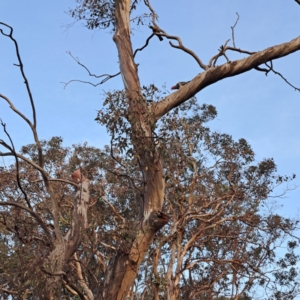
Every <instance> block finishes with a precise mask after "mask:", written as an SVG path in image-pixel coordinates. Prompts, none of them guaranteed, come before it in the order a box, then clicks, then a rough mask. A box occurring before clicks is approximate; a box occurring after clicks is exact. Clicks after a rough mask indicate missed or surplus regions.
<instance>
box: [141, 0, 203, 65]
mask: <svg viewBox="0 0 300 300" xmlns="http://www.w3.org/2000/svg"><path fill="white" fill-rule="evenodd" d="M144 3H145V5H146V6H147V7H148V8H149V9H150V11H151V16H152V23H153V26H152V30H153V34H155V35H157V36H158V37H163V36H164V37H166V38H167V39H171V40H176V41H177V42H178V45H174V44H173V43H172V42H169V43H170V45H171V46H172V47H173V48H176V49H180V50H182V51H184V52H186V53H188V54H190V55H191V56H192V57H193V58H194V59H195V60H196V61H197V63H198V65H199V66H200V68H202V69H203V70H207V69H208V67H207V66H206V65H205V64H204V63H203V62H202V61H201V59H200V58H199V57H198V56H197V55H196V53H194V52H193V51H192V50H190V49H188V48H186V47H185V46H184V45H183V44H182V41H181V39H180V38H179V37H177V36H172V35H168V34H167V33H166V32H165V31H164V30H162V29H161V28H160V27H159V26H158V25H157V24H156V21H155V20H156V19H157V14H156V13H155V11H154V9H153V8H152V6H151V4H150V1H149V0H144ZM150 28H151V27H150Z"/></svg>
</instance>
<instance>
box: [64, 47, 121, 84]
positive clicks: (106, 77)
mask: <svg viewBox="0 0 300 300" xmlns="http://www.w3.org/2000/svg"><path fill="white" fill-rule="evenodd" d="M67 53H68V54H69V55H70V56H71V57H72V58H73V59H74V60H75V61H76V62H77V63H78V64H79V65H80V66H81V67H83V68H84V69H85V70H86V71H87V72H88V74H89V76H91V77H95V78H101V77H105V78H104V79H103V80H101V81H100V82H98V83H96V84H94V83H92V82H89V81H83V80H78V79H72V80H70V81H68V82H63V84H64V88H66V86H67V85H68V84H70V83H71V82H81V83H87V84H90V85H92V86H98V85H100V84H103V83H104V82H106V81H107V80H109V79H111V78H114V77H116V76H118V75H120V74H121V72H118V73H116V74H113V75H110V74H102V75H96V74H92V73H91V72H90V70H89V69H88V68H87V67H86V66H85V65H84V64H82V63H81V62H80V61H79V59H78V58H76V57H74V56H73V55H72V53H71V52H70V51H67Z"/></svg>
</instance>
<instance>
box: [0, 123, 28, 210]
mask: <svg viewBox="0 0 300 300" xmlns="http://www.w3.org/2000/svg"><path fill="white" fill-rule="evenodd" d="M0 123H1V125H2V127H3V130H4V132H5V134H6V135H7V137H8V139H9V140H10V143H11V146H12V148H11V150H12V153H13V155H14V157H15V160H16V177H17V184H18V187H19V189H20V190H21V192H22V194H23V195H24V198H25V201H26V203H27V205H28V207H29V208H30V209H32V207H31V204H30V201H29V199H28V196H27V193H26V192H25V191H24V190H23V188H22V185H21V180H20V166H19V160H18V156H17V153H16V150H15V145H14V143H13V141H12V138H11V136H10V134H9V133H8V132H7V130H6V125H5V124H4V123H3V122H2V120H1V119H0Z"/></svg>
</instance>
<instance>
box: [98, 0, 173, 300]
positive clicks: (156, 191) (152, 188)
mask: <svg viewBox="0 0 300 300" xmlns="http://www.w3.org/2000/svg"><path fill="white" fill-rule="evenodd" d="M129 11H130V0H116V1H115V16H116V32H115V35H114V41H115V43H116V45H117V49H118V54H119V62H120V69H121V74H122V78H123V81H124V86H125V90H126V93H127V97H128V101H129V112H128V120H129V122H130V123H131V128H132V133H133V135H132V143H133V145H134V149H135V152H136V153H137V155H138V156H139V159H140V164H141V168H142V171H143V173H144V179H145V182H144V192H143V197H142V199H141V200H140V201H142V203H141V205H140V209H141V212H140V215H141V216H142V218H141V220H140V224H139V225H138V226H137V227H136V232H135V239H134V241H133V243H132V244H131V245H127V246H126V247H122V248H119V249H118V251H117V253H116V254H115V256H114V257H113V259H112V260H111V262H110V264H109V266H108V268H107V272H106V276H105V283H104V291H103V299H108V300H109V299H111V300H115V299H124V298H125V297H126V296H127V295H128V293H129V289H130V287H131V286H132V285H133V283H134V280H135V278H136V276H137V273H138V269H139V266H140V264H141V262H142V261H143V259H144V256H145V253H146V252H147V251H148V249H149V246H150V245H151V243H152V241H153V238H154V236H155V233H156V232H157V231H158V230H159V229H160V228H161V227H162V226H164V225H165V224H166V223H167V222H168V220H169V219H168V217H167V216H166V215H164V214H163V213H162V212H161V208H162V203H163V197H164V189H165V181H164V177H163V169H162V163H161V158H160V157H159V154H158V152H157V149H156V145H155V142H154V139H153V133H152V130H151V128H153V125H154V122H155V121H154V116H153V114H152V113H151V111H150V109H149V107H148V105H147V103H146V101H145V99H144V98H143V96H142V93H141V88H140V82H139V78H138V74H137V66H136V64H135V63H134V60H133V51H132V46H131V40H130V23H129Z"/></svg>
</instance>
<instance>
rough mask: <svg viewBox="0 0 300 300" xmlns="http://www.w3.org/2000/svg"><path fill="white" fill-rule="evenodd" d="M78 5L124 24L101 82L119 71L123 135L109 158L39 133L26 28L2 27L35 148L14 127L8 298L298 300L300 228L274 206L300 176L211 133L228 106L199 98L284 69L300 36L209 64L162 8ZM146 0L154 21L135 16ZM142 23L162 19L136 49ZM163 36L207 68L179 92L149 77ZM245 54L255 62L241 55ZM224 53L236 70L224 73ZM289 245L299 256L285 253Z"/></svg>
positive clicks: (124, 1) (101, 19) (118, 132)
mask: <svg viewBox="0 0 300 300" xmlns="http://www.w3.org/2000/svg"><path fill="white" fill-rule="evenodd" d="M77 2H78V6H77V7H76V8H75V9H73V10H71V11H70V13H71V15H72V16H73V17H74V18H76V19H80V20H84V21H85V22H86V26H87V27H88V28H90V29H96V28H104V29H107V28H110V29H111V32H112V35H113V40H114V42H115V44H116V47H117V51H118V58H119V66H120V72H119V73H117V74H114V75H103V76H102V79H101V80H102V81H100V82H99V84H102V83H105V82H106V81H107V80H109V79H111V78H113V77H116V76H118V75H121V76H122V80H123V83H124V90H122V91H114V92H109V93H107V94H106V99H105V102H104V106H103V108H102V109H101V110H99V112H98V115H97V118H96V120H97V121H98V122H99V123H100V124H102V125H104V126H106V128H107V130H108V132H109V134H110V135H111V143H110V145H109V146H107V147H106V148H105V149H103V150H100V149H95V148H93V147H89V146H88V145H87V144H84V145H74V146H73V147H72V148H66V147H63V146H62V139H61V138H59V137H55V138H53V139H51V140H49V141H41V140H40V139H39V136H38V132H37V129H36V118H37V116H36V113H35V104H34V99H33V98H32V94H31V91H30V85H29V83H28V80H27V78H26V75H25V72H24V66H23V63H22V60H21V56H20V53H19V50H18V44H17V42H16V40H15V39H14V37H13V31H12V27H10V26H9V25H7V24H5V23H0V24H1V26H2V27H1V28H2V29H1V34H2V35H3V36H5V37H7V38H9V39H10V40H11V41H12V42H13V43H14V44H15V47H16V54H17V58H18V65H17V66H18V67H19V68H20V71H21V74H22V76H23V79H24V82H25V85H26V88H27V91H28V96H29V100H30V103H31V107H32V112H33V120H32V121H31V120H30V119H29V118H28V117H27V116H25V115H24V114H23V113H22V112H20V111H19V110H18V109H17V108H16V107H15V106H14V104H13V101H12V100H11V99H9V98H8V97H7V96H5V95H2V94H0V97H1V98H2V99H3V100H4V101H6V102H7V103H8V104H9V105H10V107H11V109H12V110H13V111H14V112H15V113H16V114H18V115H19V116H20V117H21V118H22V119H23V120H24V121H25V122H26V123H27V124H28V125H29V126H30V128H31V130H32V133H33V136H34V141H35V143H34V144H32V145H27V146H24V147H23V148H22V149H21V151H20V152H17V151H16V149H15V147H14V144H13V141H12V139H11V137H10V135H9V132H8V131H7V129H6V125H5V124H4V123H3V122H2V127H3V130H4V133H5V134H6V141H5V140H4V139H3V140H0V144H1V146H3V147H4V149H6V150H5V152H0V155H1V156H12V157H14V158H15V161H16V164H15V165H12V166H10V167H8V168H4V169H1V170H0V182H1V186H0V193H1V194H0V195H1V201H0V205H1V207H2V208H1V211H0V212H1V215H0V217H1V219H0V221H1V249H3V251H1V253H2V254H1V260H2V262H3V264H2V267H1V268H3V272H2V275H0V280H1V282H0V284H1V293H2V294H1V296H2V295H6V296H7V297H9V296H11V297H15V298H16V299H18V298H20V297H23V298H25V299H26V297H27V298H28V299H31V298H32V299H39V298H40V299H76V297H77V298H78V297H79V298H80V299H153V298H154V299H218V298H219V299H221V298H222V297H229V298H231V299H250V298H249V297H250V296H251V293H252V292H255V290H256V289H257V286H261V287H262V289H264V290H266V292H267V293H268V295H269V297H270V298H272V297H273V298H274V299H282V298H284V299H293V297H295V295H297V294H298V292H299V289H298V284H297V272H296V263H297V261H298V256H297V255H296V254H295V253H294V249H295V248H296V246H297V244H298V239H297V237H295V236H294V235H293V232H294V230H295V229H296V227H297V223H298V221H297V220H290V219H286V218H283V217H281V216H279V215H278V214H276V213H274V211H273V209H272V208H270V207H269V206H268V205H266V203H268V196H269V195H270V194H271V193H272V191H273V189H274V188H275V187H276V186H277V185H278V184H280V183H283V182H286V181H289V180H290V179H293V178H290V177H284V176H279V175H277V174H276V165H275V163H274V161H273V160H272V159H266V160H263V161H262V162H260V163H258V164H255V162H254V152H253V151H252V149H251V147H250V145H249V144H248V143H247V141H245V140H244V139H240V140H239V141H234V140H233V139H232V138H231V136H230V135H227V134H220V133H216V132H211V131H210V130H209V128H208V127H207V126H206V123H207V122H208V121H210V120H211V119H213V118H215V116H216V109H215V108H214V107H213V106H209V105H202V106H199V105H198V104H197V102H196V100H195V95H196V94H197V93H199V92H201V91H202V90H203V89H204V88H206V87H208V86H210V85H212V84H215V83H217V82H218V81H220V80H222V79H225V78H228V77H231V76H236V75H239V74H242V73H244V72H248V71H250V70H253V69H255V70H257V71H259V72H264V73H265V74H268V73H269V72H276V71H275V70H274V69H273V64H272V61H273V60H275V59H279V58H281V57H284V56H286V55H289V54H291V53H293V52H295V51H298V50H300V37H298V38H295V39H294V40H292V41H290V42H287V43H284V44H281V45H276V46H271V47H269V48H267V49H264V50H262V51H258V52H251V51H248V50H245V49H240V48H237V47H236V46H235V43H234V40H233V45H232V46H229V45H228V42H226V43H225V44H224V45H223V46H222V47H220V49H219V51H218V53H216V54H214V55H212V57H211V59H210V60H209V61H208V62H207V63H205V62H203V61H202V59H201V58H200V57H199V56H198V55H197V54H196V53H195V52H194V51H192V50H191V49H188V48H187V47H186V46H184V45H183V43H182V41H181V39H180V38H179V37H177V36H173V35H169V34H168V33H167V32H166V31H165V30H163V29H162V28H160V27H159V26H158V24H157V22H156V19H157V16H156V13H155V11H154V9H153V7H152V6H151V4H150V2H149V0H144V1H138V0H134V1H130V0H115V1H113V0H98V1H89V0H80V1H77ZM139 5H144V7H145V9H147V11H148V15H147V14H144V13H143V14H141V15H138V16H135V17H134V18H131V15H132V13H133V12H134V11H135V10H136V9H137V7H138V6H139ZM131 22H138V23H139V24H146V23H147V22H150V24H149V25H150V29H151V30H152V33H151V35H150V36H149V37H147V38H145V45H144V46H142V47H141V48H139V49H136V50H135V51H134V50H133V47H132V41H131ZM232 30H233V32H234V27H233V29H232ZM154 37H156V38H157V37H158V38H159V39H160V41H165V40H170V46H171V47H174V48H177V49H179V50H182V51H184V52H185V53H187V55H190V56H192V57H193V59H194V60H195V61H196V63H197V64H198V65H199V68H200V69H201V70H202V72H201V73H199V74H197V75H196V76H195V77H194V78H192V79H191V80H190V81H189V82H184V83H179V84H178V85H176V86H174V89H177V90H176V91H175V92H174V93H172V94H170V95H168V96H165V94H164V93H163V92H161V91H160V90H159V89H158V88H157V87H155V86H154V85H150V86H145V85H142V84H141V83H140V79H139V76H138V66H137V64H136V62H135V57H136V55H137V53H138V52H139V51H146V50H147V45H148V44H149V42H150V40H151V39H152V38H154ZM231 52H239V53H242V54H244V56H245V57H244V58H242V59H240V60H235V61H231V60H230V59H229V56H230V53H231ZM220 57H224V58H225V60H226V62H225V63H224V64H221V65H219V66H217V61H218V59H219V58H220ZM77 62H78V63H80V62H79V61H77ZM84 67H85V68H86V69H87V67H86V66H84ZM87 70H88V69H87ZM98 77H101V76H98ZM288 83H289V82H288ZM289 84H290V83H289ZM290 85H291V84H290ZM294 88H296V87H294ZM296 89H297V88H296ZM292 177H293V176H292ZM71 178H72V179H71ZM284 242H286V243H287V253H286V254H285V255H284V256H283V257H282V258H278V259H277V258H276V249H277V248H278V247H280V246H281V245H282V243H284ZM3 297H4V296H3Z"/></svg>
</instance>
